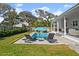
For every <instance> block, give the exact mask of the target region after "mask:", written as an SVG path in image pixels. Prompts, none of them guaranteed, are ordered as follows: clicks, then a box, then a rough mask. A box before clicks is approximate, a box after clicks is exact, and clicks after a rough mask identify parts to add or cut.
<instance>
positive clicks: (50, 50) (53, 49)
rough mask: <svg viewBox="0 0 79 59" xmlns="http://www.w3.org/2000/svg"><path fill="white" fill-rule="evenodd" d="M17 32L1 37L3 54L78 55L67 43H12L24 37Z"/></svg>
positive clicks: (0, 47)
mask: <svg viewBox="0 0 79 59" xmlns="http://www.w3.org/2000/svg"><path fill="white" fill-rule="evenodd" d="M29 33H30V32H26V33H21V34H17V35H14V36H10V37H5V38H1V39H0V55H1V56H77V55H79V54H77V53H76V52H74V51H73V50H71V49H70V48H68V46H66V45H24V44H23V45H22V44H12V43H13V42H15V41H16V40H18V39H20V38H22V37H23V36H24V34H29Z"/></svg>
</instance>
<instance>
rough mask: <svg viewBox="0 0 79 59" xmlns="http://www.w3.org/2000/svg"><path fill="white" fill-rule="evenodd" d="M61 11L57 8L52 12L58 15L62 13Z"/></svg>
mask: <svg viewBox="0 0 79 59" xmlns="http://www.w3.org/2000/svg"><path fill="white" fill-rule="evenodd" d="M62 13H63V12H62V11H61V10H58V11H56V12H54V13H53V14H55V15H60V14H62Z"/></svg>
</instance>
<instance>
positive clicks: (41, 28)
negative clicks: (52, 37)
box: [33, 27, 48, 31]
mask: <svg viewBox="0 0 79 59" xmlns="http://www.w3.org/2000/svg"><path fill="white" fill-rule="evenodd" d="M33 30H38V31H46V30H48V28H47V27H37V28H33Z"/></svg>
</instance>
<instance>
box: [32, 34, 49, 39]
mask: <svg viewBox="0 0 79 59" xmlns="http://www.w3.org/2000/svg"><path fill="white" fill-rule="evenodd" d="M47 37H48V33H34V34H33V35H32V38H47Z"/></svg>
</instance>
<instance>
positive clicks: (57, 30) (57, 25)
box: [57, 21, 59, 33]
mask: <svg viewBox="0 0 79 59" xmlns="http://www.w3.org/2000/svg"><path fill="white" fill-rule="evenodd" d="M57 33H59V22H58V21H57Z"/></svg>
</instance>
